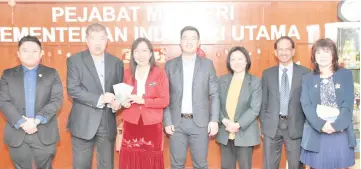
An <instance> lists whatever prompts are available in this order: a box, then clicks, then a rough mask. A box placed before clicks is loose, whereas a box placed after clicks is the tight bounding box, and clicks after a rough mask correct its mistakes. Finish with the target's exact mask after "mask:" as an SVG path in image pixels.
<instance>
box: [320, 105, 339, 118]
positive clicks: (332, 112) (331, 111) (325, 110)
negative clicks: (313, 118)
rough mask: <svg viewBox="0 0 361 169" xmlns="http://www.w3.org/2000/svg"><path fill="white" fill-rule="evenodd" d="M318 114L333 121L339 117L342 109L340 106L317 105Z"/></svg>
mask: <svg viewBox="0 0 361 169" xmlns="http://www.w3.org/2000/svg"><path fill="white" fill-rule="evenodd" d="M316 112H317V116H318V117H320V118H321V119H324V120H327V121H330V122H333V121H335V120H336V119H337V116H338V115H339V114H340V110H339V109H338V108H334V107H330V106H325V105H320V104H318V105H317V109H316Z"/></svg>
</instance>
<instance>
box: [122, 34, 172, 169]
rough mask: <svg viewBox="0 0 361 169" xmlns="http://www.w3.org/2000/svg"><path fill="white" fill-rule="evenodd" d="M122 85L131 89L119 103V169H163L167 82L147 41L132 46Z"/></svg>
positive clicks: (140, 39) (139, 40)
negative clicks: (120, 141) (120, 126)
mask: <svg viewBox="0 0 361 169" xmlns="http://www.w3.org/2000/svg"><path fill="white" fill-rule="evenodd" d="M129 67H130V68H129V70H126V71H125V74H124V83H126V84H128V85H131V86H133V87H134V89H133V92H132V95H131V96H129V100H128V101H127V102H125V103H122V107H123V108H125V109H124V110H123V112H122V114H121V115H122V119H123V138H122V144H121V149H120V155H119V168H120V169H164V163H163V139H164V136H163V124H162V121H163V109H164V108H165V107H167V106H168V104H169V82H168V78H167V75H166V73H165V71H164V70H163V69H161V68H159V67H158V66H156V63H155V58H154V54H153V46H152V44H151V42H150V41H149V40H148V39H146V38H138V39H136V40H135V41H134V42H133V45H132V49H131V59H130V66H129Z"/></svg>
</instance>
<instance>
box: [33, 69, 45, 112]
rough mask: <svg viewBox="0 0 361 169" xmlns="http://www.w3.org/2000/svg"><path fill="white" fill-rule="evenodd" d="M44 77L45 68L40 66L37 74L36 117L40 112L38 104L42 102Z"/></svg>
mask: <svg viewBox="0 0 361 169" xmlns="http://www.w3.org/2000/svg"><path fill="white" fill-rule="evenodd" d="M43 75H44V67H43V66H42V65H40V64H39V67H38V70H37V74H36V93H35V115H36V113H37V112H38V107H39V106H38V104H39V100H40V93H41V88H42V87H43V86H42V83H43Z"/></svg>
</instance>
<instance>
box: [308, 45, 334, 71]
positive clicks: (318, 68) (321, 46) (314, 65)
mask: <svg viewBox="0 0 361 169" xmlns="http://www.w3.org/2000/svg"><path fill="white" fill-rule="evenodd" d="M319 49H329V50H330V51H331V53H332V71H333V72H336V71H337V70H338V69H339V68H340V65H339V64H338V52H337V47H336V44H335V42H334V41H332V40H331V39H329V38H325V39H319V40H317V41H316V42H315V44H313V46H312V53H311V61H312V64H313V72H314V73H315V74H320V73H321V71H320V67H319V66H318V64H317V62H316V52H317V50H319Z"/></svg>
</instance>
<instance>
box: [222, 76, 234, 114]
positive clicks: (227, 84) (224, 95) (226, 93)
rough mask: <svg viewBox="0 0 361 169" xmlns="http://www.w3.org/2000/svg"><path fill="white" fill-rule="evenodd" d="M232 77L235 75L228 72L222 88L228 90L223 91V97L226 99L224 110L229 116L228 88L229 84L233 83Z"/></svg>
mask: <svg viewBox="0 0 361 169" xmlns="http://www.w3.org/2000/svg"><path fill="white" fill-rule="evenodd" d="M232 77H233V75H232V74H228V75H227V76H226V78H225V80H224V85H222V87H223V89H222V90H226V91H225V92H222V94H223V96H222V98H223V99H224V102H223V103H224V106H223V107H224V110H223V111H222V112H223V113H224V116H225V117H227V118H229V117H228V112H227V109H226V106H227V96H228V91H229V90H228V89H229V85H230V84H231V81H232Z"/></svg>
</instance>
